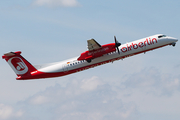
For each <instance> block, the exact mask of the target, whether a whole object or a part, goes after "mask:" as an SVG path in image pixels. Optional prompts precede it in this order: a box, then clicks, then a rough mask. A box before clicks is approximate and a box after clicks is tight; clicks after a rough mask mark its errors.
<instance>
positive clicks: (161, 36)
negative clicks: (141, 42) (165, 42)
mask: <svg viewBox="0 0 180 120" xmlns="http://www.w3.org/2000/svg"><path fill="white" fill-rule="evenodd" d="M162 37H166V35H160V36H158V38H162Z"/></svg>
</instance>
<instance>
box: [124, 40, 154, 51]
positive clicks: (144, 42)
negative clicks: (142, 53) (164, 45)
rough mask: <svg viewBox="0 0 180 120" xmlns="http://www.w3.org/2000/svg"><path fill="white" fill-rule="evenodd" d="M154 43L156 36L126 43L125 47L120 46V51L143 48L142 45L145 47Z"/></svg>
mask: <svg viewBox="0 0 180 120" xmlns="http://www.w3.org/2000/svg"><path fill="white" fill-rule="evenodd" d="M154 43H157V39H156V38H153V39H152V40H151V38H149V39H148V38H146V40H145V41H142V42H139V43H132V44H130V45H128V44H127V47H122V48H121V51H122V52H123V53H125V52H127V51H130V50H132V49H138V48H143V47H146V46H147V45H152V44H154Z"/></svg>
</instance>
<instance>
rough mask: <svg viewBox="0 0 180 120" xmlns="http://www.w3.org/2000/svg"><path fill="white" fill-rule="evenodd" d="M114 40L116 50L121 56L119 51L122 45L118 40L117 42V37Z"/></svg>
mask: <svg viewBox="0 0 180 120" xmlns="http://www.w3.org/2000/svg"><path fill="white" fill-rule="evenodd" d="M114 40H115V46H116V49H117V50H118V53H119V54H120V51H119V48H118V47H119V46H120V45H121V43H119V42H118V41H117V40H116V36H114Z"/></svg>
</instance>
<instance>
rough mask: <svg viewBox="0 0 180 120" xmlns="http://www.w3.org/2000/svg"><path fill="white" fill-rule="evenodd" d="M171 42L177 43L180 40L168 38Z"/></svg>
mask: <svg viewBox="0 0 180 120" xmlns="http://www.w3.org/2000/svg"><path fill="white" fill-rule="evenodd" d="M168 39H169V40H171V41H172V42H177V41H178V39H177V38H174V37H168Z"/></svg>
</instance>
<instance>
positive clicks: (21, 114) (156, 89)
mask: <svg viewBox="0 0 180 120" xmlns="http://www.w3.org/2000/svg"><path fill="white" fill-rule="evenodd" d="M179 4H180V2H179V1H176V0H171V1H170V0H167V1H162V0H159V1H153V0H149V1H142V0H136V1H132V0H126V1H119V0H113V1H109V0H104V1H97V0H96V1H95V0H91V1H83V0H26V1H22V0H16V1H13V0H9V1H1V2H0V27H1V29H0V42H1V44H0V52H1V55H3V54H4V53H7V52H10V51H19V50H20V51H22V55H23V56H24V57H25V58H26V59H27V60H29V61H30V62H31V63H32V64H43V63H50V62H56V61H61V60H65V59H68V58H71V57H75V56H79V55H80V53H81V52H84V51H85V50H86V49H87V47H86V46H87V42H86V40H87V39H90V38H94V39H96V40H97V41H98V42H99V43H100V44H107V43H111V42H114V39H113V36H114V35H116V36H117V39H118V41H119V42H121V43H126V42H130V41H134V40H137V39H140V38H144V37H147V36H151V35H154V34H159V33H163V34H166V35H169V36H172V37H175V38H180V35H179V31H180V27H179V26H180V22H179V21H180V15H179V11H180V8H179ZM179 51H180V47H179V42H177V44H176V47H172V46H167V47H164V48H160V49H157V50H153V51H150V52H147V53H146V54H140V55H136V56H133V57H130V58H127V59H124V60H123V61H122V60H120V61H116V62H114V63H113V64H111V63H109V64H106V65H103V66H99V67H96V68H93V69H89V70H86V71H83V72H80V73H76V74H72V75H69V76H65V77H59V78H52V79H44V80H31V81H17V80H15V78H16V75H15V73H14V72H13V71H12V69H11V68H10V67H9V66H8V64H7V63H6V62H5V61H4V60H1V61H0V65H1V67H0V71H1V84H0V96H1V99H0V119H4V120H24V119H26V120H31V119H54V120H62V119H63V120H69V119H71V120H72V119H73V120H76V119H77V120H80V119H87V120H89V119H91V120H109V119H113V120H119V119H122V120H134V119H138V120H144V119H146V120H152V119H153V120H161V119H163V120H169V119H171V120H179V119H180V112H179V111H180V104H179V100H180V96H179V94H180V72H179V71H180V62H179V61H180V57H179Z"/></svg>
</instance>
